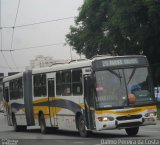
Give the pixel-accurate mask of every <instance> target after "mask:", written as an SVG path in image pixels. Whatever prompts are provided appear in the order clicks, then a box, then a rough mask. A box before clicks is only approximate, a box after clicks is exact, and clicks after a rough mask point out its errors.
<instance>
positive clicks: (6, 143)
mask: <svg viewBox="0 0 160 145" xmlns="http://www.w3.org/2000/svg"><path fill="white" fill-rule="evenodd" d="M1 141H2V145H18V140H15V139H2V140H1Z"/></svg>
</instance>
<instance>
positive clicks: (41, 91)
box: [33, 74, 47, 97]
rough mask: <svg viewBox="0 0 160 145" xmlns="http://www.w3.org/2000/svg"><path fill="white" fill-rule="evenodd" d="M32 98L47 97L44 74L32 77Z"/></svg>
mask: <svg viewBox="0 0 160 145" xmlns="http://www.w3.org/2000/svg"><path fill="white" fill-rule="evenodd" d="M33 84H34V97H43V96H46V95H47V91H46V74H37V75H34V77H33Z"/></svg>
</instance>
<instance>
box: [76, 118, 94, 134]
mask: <svg viewBox="0 0 160 145" xmlns="http://www.w3.org/2000/svg"><path fill="white" fill-rule="evenodd" d="M78 131H79V134H80V136H81V137H88V136H89V135H90V134H91V131H88V130H86V124H85V120H84V117H83V116H82V115H81V116H79V118H78Z"/></svg>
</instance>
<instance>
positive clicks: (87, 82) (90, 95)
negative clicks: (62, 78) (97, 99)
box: [84, 75, 95, 129]
mask: <svg viewBox="0 0 160 145" xmlns="http://www.w3.org/2000/svg"><path fill="white" fill-rule="evenodd" d="M92 82H93V81H91V77H90V75H84V104H85V116H86V122H87V127H88V128H89V129H94V128H95V121H94V120H95V119H94V118H95V105H94V89H93V84H92Z"/></svg>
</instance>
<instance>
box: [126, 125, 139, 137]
mask: <svg viewBox="0 0 160 145" xmlns="http://www.w3.org/2000/svg"><path fill="white" fill-rule="evenodd" d="M125 130H126V133H127V135H128V136H136V135H137V133H138V131H139V127H132V128H126V129H125Z"/></svg>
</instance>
